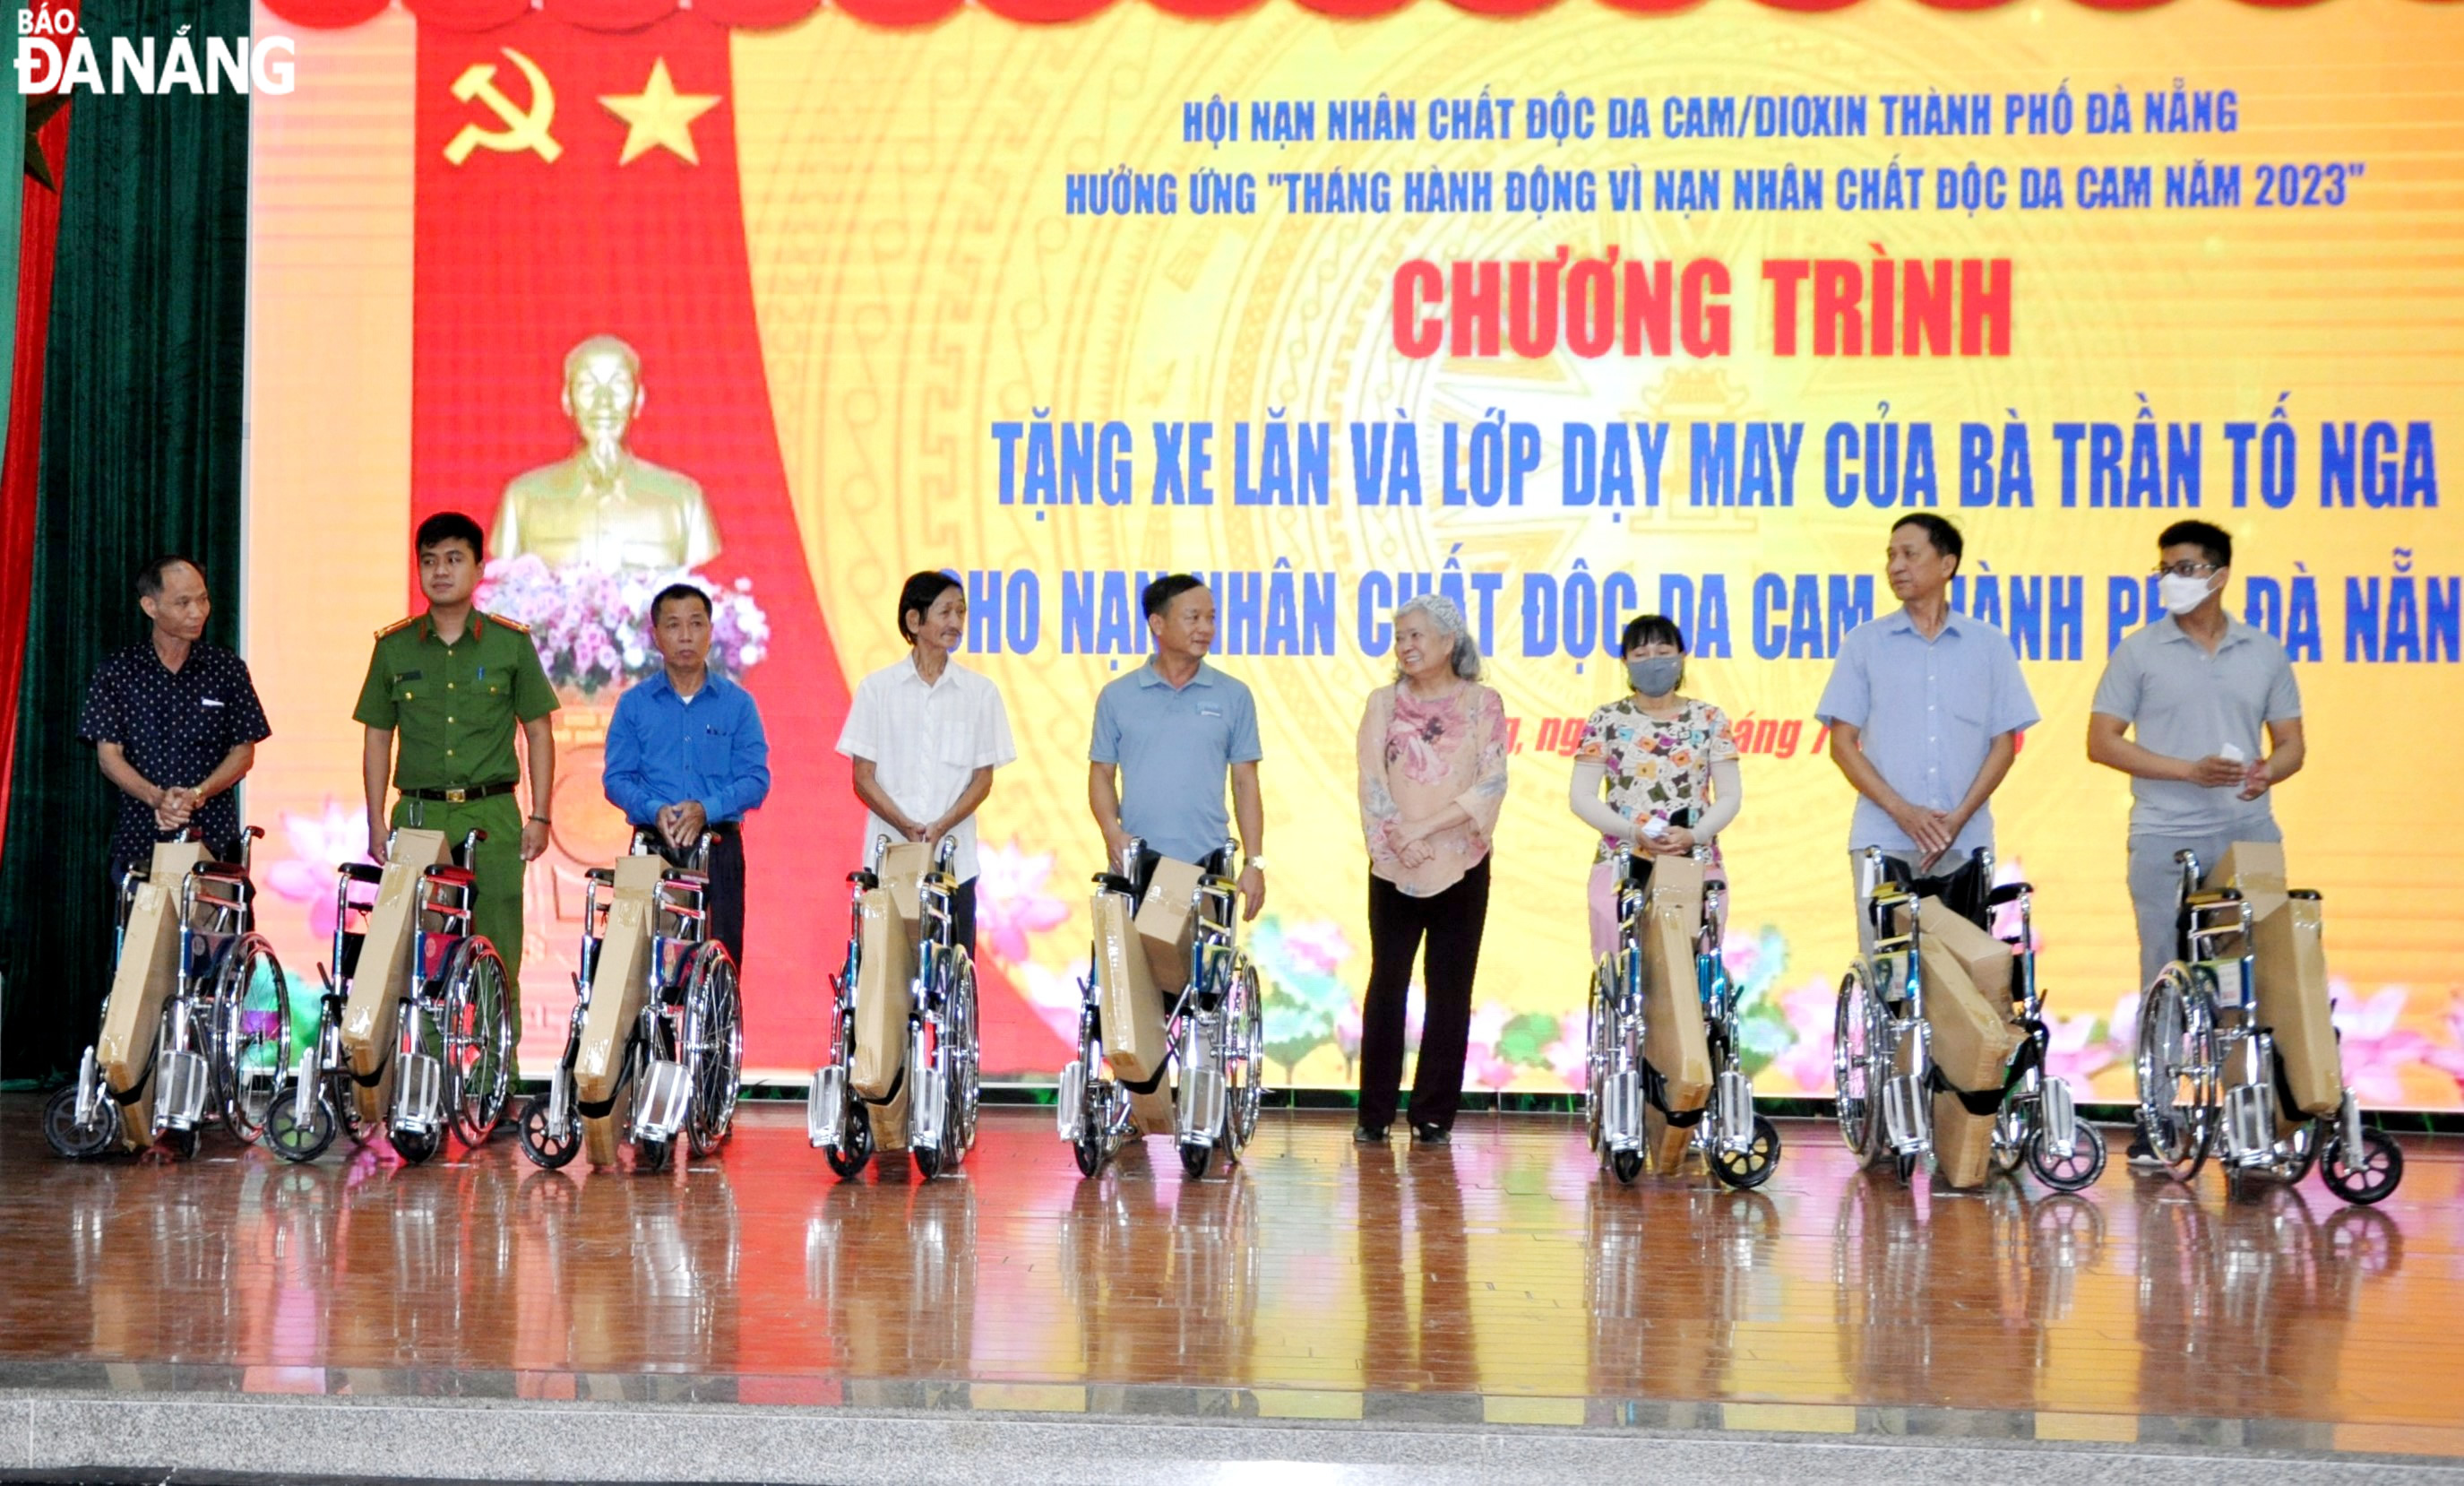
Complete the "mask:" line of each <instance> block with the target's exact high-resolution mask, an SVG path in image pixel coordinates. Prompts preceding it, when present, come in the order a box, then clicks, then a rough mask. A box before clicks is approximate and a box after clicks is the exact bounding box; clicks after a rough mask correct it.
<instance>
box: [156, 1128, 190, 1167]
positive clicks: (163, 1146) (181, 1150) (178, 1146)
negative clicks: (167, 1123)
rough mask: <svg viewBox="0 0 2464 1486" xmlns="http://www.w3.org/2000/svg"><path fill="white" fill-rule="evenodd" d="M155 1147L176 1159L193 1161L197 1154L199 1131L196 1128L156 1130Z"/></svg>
mask: <svg viewBox="0 0 2464 1486" xmlns="http://www.w3.org/2000/svg"><path fill="white" fill-rule="evenodd" d="M154 1148H155V1149H156V1150H158V1151H161V1152H162V1153H163V1154H164V1155H165V1156H168V1157H170V1158H171V1159H172V1160H174V1161H193V1160H195V1159H196V1155H197V1132H196V1131H195V1130H194V1129H187V1130H157V1131H155V1132H154Z"/></svg>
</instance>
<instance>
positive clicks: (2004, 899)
mask: <svg viewBox="0 0 2464 1486" xmlns="http://www.w3.org/2000/svg"><path fill="white" fill-rule="evenodd" d="M2035 890H2036V889H2035V885H2034V884H2032V883H2027V882H2005V883H2003V884H2002V885H2001V886H2000V887H1997V888H1995V889H1994V890H1993V891H1992V892H1991V893H1988V894H1986V895H1985V906H1986V907H1988V908H1999V907H2001V906H2002V905H2003V904H2004V903H2015V902H2017V901H2018V900H2019V897H2020V895H2021V894H2023V893H2034V892H2035Z"/></svg>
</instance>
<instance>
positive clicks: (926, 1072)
mask: <svg viewBox="0 0 2464 1486" xmlns="http://www.w3.org/2000/svg"><path fill="white" fill-rule="evenodd" d="M918 1040H919V1041H920V1040H921V1039H918ZM909 1072H910V1073H911V1075H912V1076H913V1079H914V1082H913V1084H912V1085H911V1087H912V1088H913V1090H914V1091H915V1092H914V1095H913V1098H910V1099H909V1100H908V1101H907V1108H908V1113H909V1121H910V1122H909V1125H908V1131H907V1143H908V1144H909V1145H911V1146H913V1147H914V1148H916V1149H919V1150H939V1149H940V1148H941V1139H942V1136H943V1133H944V1129H945V1127H946V1126H947V1125H948V1124H949V1122H950V1120H949V1116H950V1073H949V1070H948V1069H946V1068H940V1067H927V1066H915V1065H911V1067H910V1070H909Z"/></svg>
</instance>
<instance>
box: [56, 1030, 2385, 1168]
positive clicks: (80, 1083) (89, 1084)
mask: <svg viewBox="0 0 2464 1486" xmlns="http://www.w3.org/2000/svg"><path fill="white" fill-rule="evenodd" d="M106 1098H109V1095H108V1094H107V1093H106V1092H105V1090H104V1089H103V1086H102V1071H101V1069H100V1068H99V1067H98V1066H97V1065H96V1063H95V1057H94V1049H93V1048H92V1047H91V1046H89V1047H88V1048H87V1049H86V1050H85V1055H84V1056H83V1057H80V1058H78V1059H77V1128H78V1129H80V1130H91V1129H93V1128H94V1126H95V1122H96V1120H99V1118H100V1116H101V1112H102V1105H103V1100H104V1099H106ZM2346 1099H2347V1102H2349V1101H2350V1096H2346ZM2352 1148H2353V1149H2355V1150H2359V1149H2360V1148H2361V1147H2359V1146H2354V1147H2352Z"/></svg>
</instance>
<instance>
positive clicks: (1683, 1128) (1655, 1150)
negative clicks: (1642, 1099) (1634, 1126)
mask: <svg viewBox="0 0 2464 1486" xmlns="http://www.w3.org/2000/svg"><path fill="white" fill-rule="evenodd" d="M1693 1143H1694V1127H1693V1126H1692V1125H1673V1124H1670V1123H1669V1122H1668V1117H1667V1116H1665V1115H1663V1114H1661V1112H1660V1111H1659V1110H1657V1109H1655V1108H1653V1107H1652V1106H1651V1105H1650V1104H1648V1103H1646V1104H1644V1105H1643V1106H1642V1155H1643V1159H1644V1161H1646V1162H1648V1163H1649V1164H1650V1166H1651V1170H1652V1172H1653V1174H1654V1175H1657V1176H1675V1175H1677V1173H1678V1169H1679V1168H1680V1167H1681V1166H1683V1164H1684V1163H1685V1152H1686V1151H1687V1150H1689V1149H1690V1148H1692V1146H1693Z"/></svg>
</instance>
